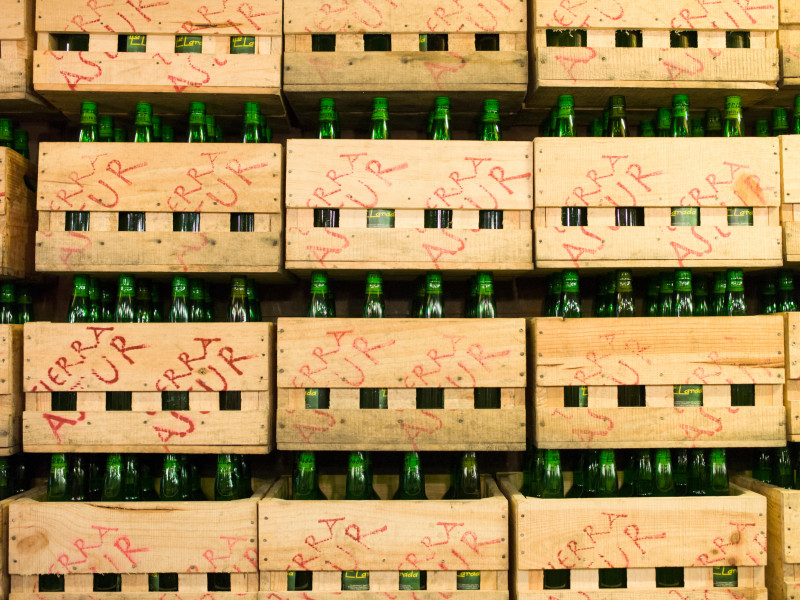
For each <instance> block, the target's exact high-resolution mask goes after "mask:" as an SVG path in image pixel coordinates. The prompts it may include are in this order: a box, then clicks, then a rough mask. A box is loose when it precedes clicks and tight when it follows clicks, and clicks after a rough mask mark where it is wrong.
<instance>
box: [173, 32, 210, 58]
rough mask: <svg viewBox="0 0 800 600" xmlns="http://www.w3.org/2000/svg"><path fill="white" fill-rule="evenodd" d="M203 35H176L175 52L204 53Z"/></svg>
mask: <svg viewBox="0 0 800 600" xmlns="http://www.w3.org/2000/svg"><path fill="white" fill-rule="evenodd" d="M202 52H203V36H201V35H176V36H175V54H202Z"/></svg>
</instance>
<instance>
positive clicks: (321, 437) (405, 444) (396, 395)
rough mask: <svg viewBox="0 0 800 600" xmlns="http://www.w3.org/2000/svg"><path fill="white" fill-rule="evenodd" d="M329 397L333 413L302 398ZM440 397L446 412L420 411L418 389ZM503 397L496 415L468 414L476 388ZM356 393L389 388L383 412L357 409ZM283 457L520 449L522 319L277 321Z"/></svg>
mask: <svg viewBox="0 0 800 600" xmlns="http://www.w3.org/2000/svg"><path fill="white" fill-rule="evenodd" d="M307 387H313V388H331V393H330V408H329V409H324V410H322V409H306V408H305V394H304V389H305V388H307ZM423 387H424V388H444V404H445V408H444V410H429V409H417V408H416V389H417V388H423ZM475 387H494V388H501V408H499V409H480V410H476V409H475V408H474V395H473V388H475ZM359 388H386V389H387V390H388V410H377V409H376V410H366V409H360V408H359ZM278 407H279V408H278V417H277V442H278V448H279V449H281V450H315V449H318V450H522V449H524V448H525V321H524V319H477V320H473V319H469V320H467V319H435V320H429V319H308V318H306V319H285V318H281V319H278Z"/></svg>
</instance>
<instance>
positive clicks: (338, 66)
mask: <svg viewBox="0 0 800 600" xmlns="http://www.w3.org/2000/svg"><path fill="white" fill-rule="evenodd" d="M775 53H776V58H775V60H776V61H777V50H775ZM527 63H528V53H527V52H520V51H514V52H510V51H509V52H464V53H460V54H458V53H455V52H452V53H451V52H400V51H397V52H327V53H320V52H295V53H288V54H286V55H284V63H283V74H284V89H285V90H286V91H287V92H294V91H311V90H312V89H313V90H315V91H323V90H337V91H338V90H342V91H345V90H361V91H363V90H364V87H363V86H374V88H373V89H380V90H382V91H392V90H403V91H417V90H420V91H421V90H430V91H439V92H442V93H444V92H451V91H452V92H454V91H463V90H464V89H465V88H466V89H476V90H477V89H480V90H487V91H488V90H496V89H497V86H499V85H506V86H513V87H512V88H510V90H509V91H514V92H520V93H523V94H524V92H525V89H526V88H527V80H528V68H527ZM776 69H777V62H776ZM386 73H392V78H391V81H387V79H386ZM776 78H777V76H776ZM34 81H36V79H35V78H34Z"/></svg>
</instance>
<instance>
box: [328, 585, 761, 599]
mask: <svg viewBox="0 0 800 600" xmlns="http://www.w3.org/2000/svg"><path fill="white" fill-rule="evenodd" d="M315 597H316V596H315ZM642 597H646V598H647V600H674V599H675V598H676V597H678V598H680V599H681V600H731V598H732V597H735V598H737V599H738V600H767V590H766V589H765V588H763V587H761V588H713V587H710V588H699V589H697V588H696V589H689V588H680V589H675V588H672V589H669V588H652V589H648V590H647V592H646V593H643V592H642V590H641V589H609V590H597V589H595V590H585V591H584V590H580V591H578V590H542V591H538V592H525V593H524V594H519V595H518V600H638V599H639V598H642Z"/></svg>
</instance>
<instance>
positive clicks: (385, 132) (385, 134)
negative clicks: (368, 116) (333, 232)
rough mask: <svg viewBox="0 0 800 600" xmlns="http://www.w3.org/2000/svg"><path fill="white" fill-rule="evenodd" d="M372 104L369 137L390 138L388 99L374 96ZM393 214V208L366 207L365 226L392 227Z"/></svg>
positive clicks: (375, 138)
mask: <svg viewBox="0 0 800 600" xmlns="http://www.w3.org/2000/svg"><path fill="white" fill-rule="evenodd" d="M372 104H373V106H372V129H371V131H370V139H372V140H388V139H391V135H390V133H389V104H388V100H387V99H386V98H374V99H373V101H372ZM394 216H395V210H394V209H393V208H383V207H381V208H369V209H367V227H379V228H392V227H394Z"/></svg>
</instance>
